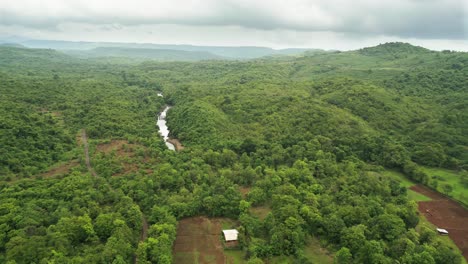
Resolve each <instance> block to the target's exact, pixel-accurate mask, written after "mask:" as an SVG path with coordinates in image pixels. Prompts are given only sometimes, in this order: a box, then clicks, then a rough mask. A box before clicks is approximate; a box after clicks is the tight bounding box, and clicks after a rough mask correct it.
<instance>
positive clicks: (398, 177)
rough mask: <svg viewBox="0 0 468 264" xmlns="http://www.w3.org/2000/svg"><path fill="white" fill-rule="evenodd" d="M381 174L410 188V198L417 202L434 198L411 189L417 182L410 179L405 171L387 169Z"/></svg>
mask: <svg viewBox="0 0 468 264" xmlns="http://www.w3.org/2000/svg"><path fill="white" fill-rule="evenodd" d="M381 174H382V175H384V176H387V177H390V178H392V179H394V180H397V181H399V182H400V184H401V185H402V186H404V187H406V188H408V199H410V200H413V201H416V202H420V201H430V200H432V199H431V198H429V197H427V196H425V195H423V194H420V193H418V192H415V191H413V190H410V189H409V188H410V187H411V186H413V185H416V183H415V182H413V181H411V180H410V179H408V178H407V177H406V176H405V175H404V174H403V173H401V172H398V171H394V170H386V171H384V172H382V173H381Z"/></svg>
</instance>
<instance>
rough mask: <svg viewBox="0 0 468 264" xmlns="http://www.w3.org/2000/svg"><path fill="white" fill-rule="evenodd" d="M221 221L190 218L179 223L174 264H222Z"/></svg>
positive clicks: (174, 250) (223, 256)
mask: <svg viewBox="0 0 468 264" xmlns="http://www.w3.org/2000/svg"><path fill="white" fill-rule="evenodd" d="M221 229H222V224H221V219H218V218H206V217H191V218H186V219H182V220H180V221H179V225H178V227H177V238H176V241H175V243H174V248H173V256H174V263H175V264H186V263H200V264H212V263H213V264H224V263H226V261H227V259H226V256H225V255H224V251H223V245H222V242H221Z"/></svg>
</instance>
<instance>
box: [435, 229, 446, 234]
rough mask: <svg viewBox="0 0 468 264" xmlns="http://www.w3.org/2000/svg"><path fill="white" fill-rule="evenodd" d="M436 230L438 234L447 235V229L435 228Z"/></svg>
mask: <svg viewBox="0 0 468 264" xmlns="http://www.w3.org/2000/svg"><path fill="white" fill-rule="evenodd" d="M436 230H437V232H439V234H440V235H448V233H449V232H448V231H447V230H445V229H443V228H436Z"/></svg>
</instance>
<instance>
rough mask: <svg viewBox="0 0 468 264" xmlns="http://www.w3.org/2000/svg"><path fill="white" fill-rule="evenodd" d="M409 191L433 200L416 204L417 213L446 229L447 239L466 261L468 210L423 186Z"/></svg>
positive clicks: (416, 186)
mask: <svg viewBox="0 0 468 264" xmlns="http://www.w3.org/2000/svg"><path fill="white" fill-rule="evenodd" d="M410 189H411V190H413V191H416V192H418V193H421V194H424V195H426V196H428V197H430V198H431V199H433V200H432V201H424V202H418V209H419V212H420V213H421V214H423V215H425V216H426V218H427V220H429V222H431V223H432V224H434V225H435V226H437V227H439V228H444V229H447V231H448V232H449V237H450V238H451V239H452V240H453V241H454V242H455V244H456V245H457V246H458V248H459V249H460V250H461V251H462V254H463V256H464V257H465V259H467V260H468V210H467V209H465V208H464V207H463V206H461V205H460V204H458V203H457V202H455V201H452V200H450V199H448V198H447V197H445V196H443V195H441V194H439V193H437V192H434V191H432V190H430V189H428V188H426V187H424V186H421V185H415V186H412V187H411V188H410Z"/></svg>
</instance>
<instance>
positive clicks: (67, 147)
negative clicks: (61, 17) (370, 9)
mask: <svg viewBox="0 0 468 264" xmlns="http://www.w3.org/2000/svg"><path fill="white" fill-rule="evenodd" d="M0 80H1V82H0V146H1V147H0V263H18V264H19V263H134V262H135V261H136V260H138V263H171V262H173V261H176V262H177V261H179V262H180V259H184V258H187V257H188V255H187V254H188V253H187V252H177V250H174V251H173V249H174V247H173V245H174V243H175V238H176V234H177V223H178V222H179V221H180V220H181V219H183V218H187V217H192V216H206V217H210V218H212V217H213V218H215V217H222V218H215V219H227V218H229V219H230V220H229V221H231V222H230V223H233V224H232V226H229V228H237V229H238V230H239V232H240V233H239V239H240V241H239V247H238V248H236V249H232V250H230V251H229V250H226V251H222V250H221V249H220V250H221V251H222V252H224V253H223V254H230V255H229V256H230V257H231V256H238V259H237V261H238V262H239V263H264V262H265V263H316V262H320V263H321V261H322V262H325V263H326V262H330V261H332V260H331V259H332V258H334V261H335V262H336V263H365V264H371V263H396V262H398V263H436V264H447V263H448V264H451V263H461V260H462V257H461V254H460V250H458V249H457V248H456V247H455V246H454V244H453V243H452V242H450V240H449V239H448V237H438V236H437V235H436V233H435V232H434V230H433V227H432V226H430V225H428V223H427V220H426V218H425V217H424V216H423V215H419V214H418V212H417V204H416V202H415V199H429V198H427V197H425V196H422V197H423V198H421V196H415V193H414V192H412V191H410V190H408V189H407V188H406V187H407V186H409V185H412V184H414V183H415V182H418V183H421V184H424V185H427V186H429V187H431V188H432V189H434V190H437V191H439V192H443V193H445V194H447V195H449V196H451V197H453V198H455V199H457V200H459V201H461V202H464V203H466V204H468V194H467V193H466V189H467V184H468V174H467V173H466V169H467V166H468V137H467V135H468V109H467V108H468V103H467V102H468V83H467V80H468V54H467V53H462V52H451V51H443V52H436V51H430V50H426V49H424V48H420V47H414V46H411V45H409V44H405V43H387V44H382V45H379V46H376V47H371V48H364V49H360V50H356V51H349V52H339V51H334V52H306V53H304V54H303V55H301V56H294V57H292V56H291V57H290V56H282V57H276V56H269V57H267V58H261V59H254V60H246V61H232V60H210V61H197V62H180V61H179V62H157V61H146V62H142V63H135V61H131V60H118V61H117V60H109V59H96V58H91V59H85V58H76V57H74V56H69V55H66V54H64V53H62V52H59V51H55V50H50V49H26V48H18V47H3V46H1V47H0ZM160 92H162V93H163V94H164V97H160V96H158V93H160ZM168 104H169V105H172V108H171V109H170V110H169V112H168V116H167V122H168V126H169V129H170V131H171V135H170V136H171V137H172V138H177V139H179V140H180V141H181V142H182V144H183V145H184V147H185V148H184V149H183V150H181V151H178V152H174V151H170V150H168V149H167V148H166V146H165V144H164V142H163V140H162V139H161V137H160V135H159V134H158V131H157V127H156V116H157V114H158V112H160V111H161V110H162V109H163V108H164V106H165V105H168ZM86 144H89V146H86V147H85V145H86ZM86 150H88V152H89V153H85V152H86ZM86 154H89V155H88V156H89V159H90V163H89V164H86V158H85V157H86ZM87 165H89V166H90V167H91V170H90V168H89V167H88V166H87ZM91 171H95V172H96V174H95V176H94V174H93V173H91ZM431 171H437V172H444V173H446V174H447V175H448V174H450V175H451V178H447V177H446V175H445V174H439V173H437V174H435V175H434V174H431V173H430V172H431ZM393 175H401V178H403V179H404V181H403V183H404V185H403V184H402V182H401V181H400V180H398V179H396V178H395V177H394V176H393ZM402 175H405V176H406V177H407V178H409V180H408V179H405V178H404V177H405V176H402ZM452 176H453V177H452ZM401 178H399V179H401ZM410 180H411V181H410ZM408 182H409V185H408ZM415 197H416V198H415ZM219 221H221V220H219ZM461 223H463V221H461ZM460 232H461V231H460ZM210 235H212V234H210ZM461 241H462V242H463V239H462V240H461ZM207 243H208V242H207ZM450 243H452V244H450ZM458 245H462V246H463V243H461V244H458ZM462 246H461V248H460V249H461V251H462V253H463V254H465V256H467V252H468V251H467V249H466V247H465V248H462ZM213 248H214V246H213ZM190 254H191V253H190ZM194 254H195V253H194ZM197 254H198V253H197ZM200 254H202V253H200ZM195 255H196V254H195ZM196 257H197V258H198V255H197V256H196ZM201 257H202V258H203V259H210V257H211V256H210V255H206V256H201ZM317 259H320V260H317Z"/></svg>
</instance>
